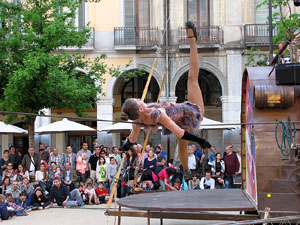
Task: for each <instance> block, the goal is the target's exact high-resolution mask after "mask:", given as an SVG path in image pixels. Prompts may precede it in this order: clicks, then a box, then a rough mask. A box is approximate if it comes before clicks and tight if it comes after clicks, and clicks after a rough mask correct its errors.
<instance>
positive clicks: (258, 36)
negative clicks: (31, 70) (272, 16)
mask: <svg viewBox="0 0 300 225" xmlns="http://www.w3.org/2000/svg"><path fill="white" fill-rule="evenodd" d="M244 32H245V34H244V35H245V43H246V44H251V43H253V44H261V45H267V44H269V24H246V25H245V27H244ZM277 33H278V30H277V29H273V36H275V35H277Z"/></svg>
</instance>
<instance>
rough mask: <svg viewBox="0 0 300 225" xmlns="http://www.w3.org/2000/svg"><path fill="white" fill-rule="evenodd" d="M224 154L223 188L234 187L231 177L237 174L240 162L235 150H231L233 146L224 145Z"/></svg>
mask: <svg viewBox="0 0 300 225" xmlns="http://www.w3.org/2000/svg"><path fill="white" fill-rule="evenodd" d="M225 150H226V155H225V156H224V162H225V175H226V178H225V188H234V185H233V178H234V177H235V176H236V175H238V173H239V169H240V163H239V160H238V157H237V155H236V153H235V152H233V151H232V150H233V146H232V145H228V146H227V147H226V149H225Z"/></svg>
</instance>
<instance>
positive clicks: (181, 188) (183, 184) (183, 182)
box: [170, 172, 189, 191]
mask: <svg viewBox="0 0 300 225" xmlns="http://www.w3.org/2000/svg"><path fill="white" fill-rule="evenodd" d="M177 178H178V179H180V181H181V187H180V191H185V190H188V189H189V188H188V185H187V183H186V182H185V180H184V176H183V173H181V172H176V174H175V176H173V177H172V179H171V181H170V184H171V185H172V186H173V185H174V183H175V180H176V179H177Z"/></svg>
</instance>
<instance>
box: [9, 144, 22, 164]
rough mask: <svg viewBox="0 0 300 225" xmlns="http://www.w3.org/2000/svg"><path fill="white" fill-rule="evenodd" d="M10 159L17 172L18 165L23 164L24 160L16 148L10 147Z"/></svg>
mask: <svg viewBox="0 0 300 225" xmlns="http://www.w3.org/2000/svg"><path fill="white" fill-rule="evenodd" d="M9 159H10V161H11V162H12V164H13V169H14V170H16V169H17V168H18V165H19V164H21V163H22V159H21V157H20V156H19V155H18V153H17V152H16V148H15V146H13V145H12V146H10V147H9Z"/></svg>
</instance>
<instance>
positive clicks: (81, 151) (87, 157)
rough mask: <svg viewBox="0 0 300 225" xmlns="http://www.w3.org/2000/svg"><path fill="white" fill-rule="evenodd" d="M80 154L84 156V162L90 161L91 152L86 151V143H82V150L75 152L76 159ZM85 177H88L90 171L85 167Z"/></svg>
mask: <svg viewBox="0 0 300 225" xmlns="http://www.w3.org/2000/svg"><path fill="white" fill-rule="evenodd" d="M82 154H85V155H86V161H87V162H88V161H89V160H90V157H91V155H92V152H91V151H90V150H88V144H87V143H86V142H83V143H82V148H81V150H80V151H79V152H77V155H76V158H78V157H79V156H81V155H82ZM86 177H90V171H89V167H88V166H87V167H86Z"/></svg>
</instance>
